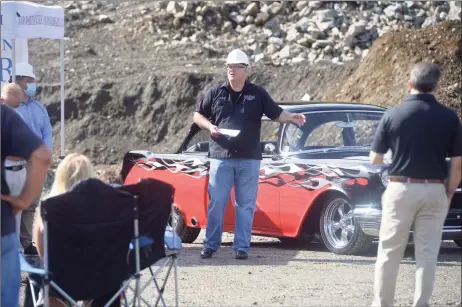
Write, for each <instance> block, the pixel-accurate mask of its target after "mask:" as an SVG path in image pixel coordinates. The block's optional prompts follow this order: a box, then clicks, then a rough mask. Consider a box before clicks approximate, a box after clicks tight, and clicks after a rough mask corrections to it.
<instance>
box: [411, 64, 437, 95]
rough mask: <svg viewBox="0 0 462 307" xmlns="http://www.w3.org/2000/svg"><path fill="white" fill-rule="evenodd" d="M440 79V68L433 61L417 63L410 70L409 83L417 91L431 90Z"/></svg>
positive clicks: (426, 91) (427, 91)
mask: <svg viewBox="0 0 462 307" xmlns="http://www.w3.org/2000/svg"><path fill="white" fill-rule="evenodd" d="M440 79H441V70H440V68H439V67H438V65H436V64H434V63H428V62H423V63H419V64H417V65H415V66H414V68H413V69H412V71H411V83H412V85H413V87H414V88H415V89H416V90H417V91H419V92H422V93H430V92H432V91H433V90H434V89H435V88H436V86H437V85H438V82H440Z"/></svg>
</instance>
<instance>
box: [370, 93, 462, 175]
mask: <svg viewBox="0 0 462 307" xmlns="http://www.w3.org/2000/svg"><path fill="white" fill-rule="evenodd" d="M389 149H391V151H392V153H393V159H392V163H391V165H390V168H389V170H388V172H389V175H391V176H404V177H411V178H422V179H440V180H444V179H446V178H447V176H448V167H447V164H446V158H447V157H458V156H462V132H461V125H460V121H459V118H458V117H457V114H456V113H455V112H454V111H452V110H451V109H449V108H448V107H446V106H444V105H442V104H440V103H438V101H437V100H436V99H435V97H434V96H433V95H431V94H414V95H409V96H408V98H407V99H406V100H405V101H404V102H403V103H401V104H399V105H397V106H395V107H393V108H391V109H389V110H387V112H385V114H384V116H383V117H382V119H381V121H380V123H379V126H378V128H377V131H376V136H375V139H374V142H373V144H372V151H374V152H376V153H379V154H384V153H386V152H387V151H388V150H389Z"/></svg>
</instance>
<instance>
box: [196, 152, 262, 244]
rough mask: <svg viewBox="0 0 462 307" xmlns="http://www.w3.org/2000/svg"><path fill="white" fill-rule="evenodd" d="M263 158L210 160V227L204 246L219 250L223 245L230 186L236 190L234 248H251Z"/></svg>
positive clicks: (208, 226)
mask: <svg viewBox="0 0 462 307" xmlns="http://www.w3.org/2000/svg"><path fill="white" fill-rule="evenodd" d="M259 172H260V160H248V159H210V171H209V176H210V178H209V186H208V192H209V196H210V202H209V206H208V216H207V229H206V234H205V241H204V247H205V248H210V249H212V250H217V249H218V248H219V247H220V244H221V235H222V232H223V218H224V215H225V210H226V205H227V203H228V201H229V197H230V193H231V188H232V186H233V184H234V187H235V191H236V226H235V231H234V244H233V250H234V251H238V250H241V251H245V252H248V251H249V250H250V240H251V237H252V224H253V217H254V213H255V208H256V200H257V192H258V175H259Z"/></svg>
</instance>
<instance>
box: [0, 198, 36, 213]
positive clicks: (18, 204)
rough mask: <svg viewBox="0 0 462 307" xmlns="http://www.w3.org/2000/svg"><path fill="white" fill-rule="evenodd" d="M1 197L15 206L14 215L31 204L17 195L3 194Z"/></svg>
mask: <svg viewBox="0 0 462 307" xmlns="http://www.w3.org/2000/svg"><path fill="white" fill-rule="evenodd" d="M1 199H2V200H4V201H7V202H8V203H9V204H10V205H11V207H12V208H13V215H16V213H18V212H20V211H22V210H26V209H27V208H29V205H26V204H25V203H24V202H23V201H22V200H21V199H19V198H17V197H13V196H8V195H3V194H1Z"/></svg>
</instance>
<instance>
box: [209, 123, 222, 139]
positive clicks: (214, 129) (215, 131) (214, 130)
mask: <svg viewBox="0 0 462 307" xmlns="http://www.w3.org/2000/svg"><path fill="white" fill-rule="evenodd" d="M209 131H210V135H211V136H213V137H217V136H219V135H221V132H220V129H218V127H217V126H215V125H210V128H209Z"/></svg>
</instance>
